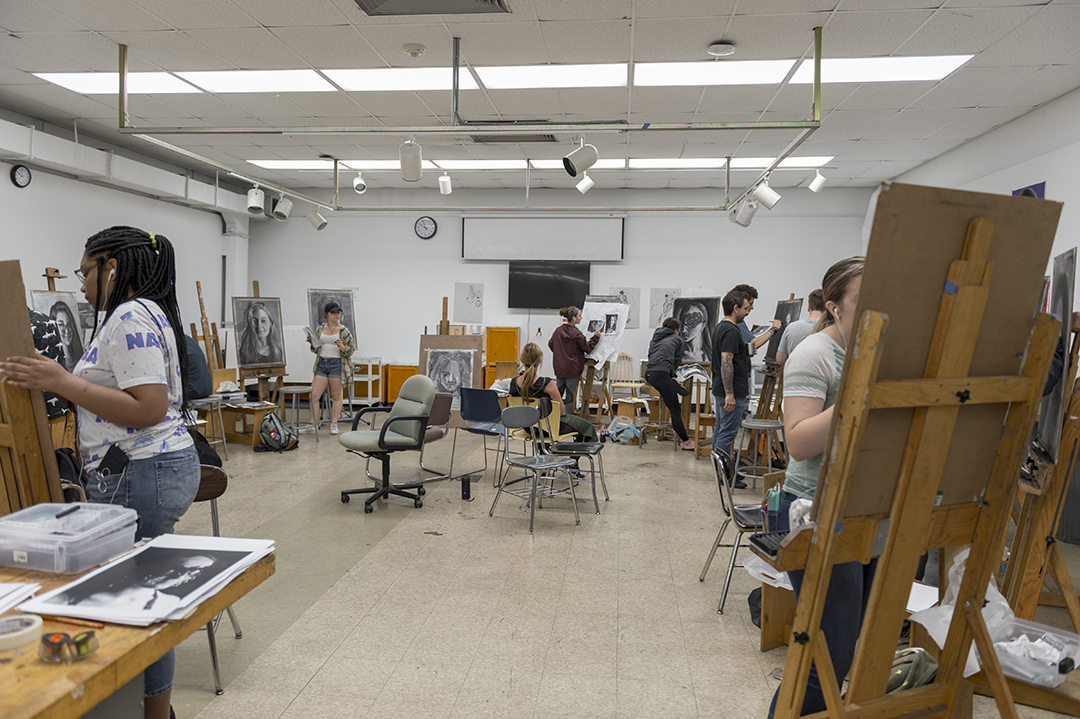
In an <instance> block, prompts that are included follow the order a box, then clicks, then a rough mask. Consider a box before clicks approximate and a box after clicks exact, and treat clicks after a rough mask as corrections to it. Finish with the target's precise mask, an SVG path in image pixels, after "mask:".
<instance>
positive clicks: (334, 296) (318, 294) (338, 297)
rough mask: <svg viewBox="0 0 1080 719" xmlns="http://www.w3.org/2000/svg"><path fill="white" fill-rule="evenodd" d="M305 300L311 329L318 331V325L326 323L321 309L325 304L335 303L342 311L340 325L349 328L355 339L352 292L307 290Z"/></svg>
mask: <svg viewBox="0 0 1080 719" xmlns="http://www.w3.org/2000/svg"><path fill="white" fill-rule="evenodd" d="M307 299H308V318H309V322H310V324H311V329H313V330H318V329H319V325H321V324H322V323H324V322H326V315H325V314H324V313H323V308H324V307H326V305H327V303H329V302H337V303H338V304H339V305H341V309H342V314H341V324H343V325H345V326H346V327H347V328H349V332H350V333H352V336H353V338H354V339H355V338H356V315H355V314H354V311H353V291H352V290H314V289H311V288H308V291H307Z"/></svg>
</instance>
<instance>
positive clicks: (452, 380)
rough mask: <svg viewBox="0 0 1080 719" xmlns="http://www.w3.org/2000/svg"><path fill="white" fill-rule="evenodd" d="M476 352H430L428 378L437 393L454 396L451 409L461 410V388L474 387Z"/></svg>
mask: <svg viewBox="0 0 1080 719" xmlns="http://www.w3.org/2000/svg"><path fill="white" fill-rule="evenodd" d="M475 353H476V350H428V356H427V376H428V377H430V378H431V381H432V383H434V385H435V391H436V392H446V393H447V394H452V395H453V396H454V399H453V400H452V401H451V403H450V409H461V388H462V387H472V386H473V374H472V370H473V356H474V354H475Z"/></svg>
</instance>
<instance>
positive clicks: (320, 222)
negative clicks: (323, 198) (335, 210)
mask: <svg viewBox="0 0 1080 719" xmlns="http://www.w3.org/2000/svg"><path fill="white" fill-rule="evenodd" d="M307 221H308V222H310V223H311V226H312V227H314V228H315V229H316V230H322V229H324V228H325V227H326V218H325V217H323V216H322V215H320V214H319V211H318V210H312V211H311V212H309V213H307Z"/></svg>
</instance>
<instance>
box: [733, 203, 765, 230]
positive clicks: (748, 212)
mask: <svg viewBox="0 0 1080 719" xmlns="http://www.w3.org/2000/svg"><path fill="white" fill-rule="evenodd" d="M757 211H758V201H757V200H755V199H754V198H752V197H746V198H743V201H742V202H740V203H739V204H738V205H736V206H735V207H734V208H733V209H732V210H731V213H730V214H729V215H728V219H729V220H731V221H732V222H734V223H735V224H736V225H741V226H743V227H749V226H750V222H751V221H752V220H753V219H754V215H755V214H756V213H757Z"/></svg>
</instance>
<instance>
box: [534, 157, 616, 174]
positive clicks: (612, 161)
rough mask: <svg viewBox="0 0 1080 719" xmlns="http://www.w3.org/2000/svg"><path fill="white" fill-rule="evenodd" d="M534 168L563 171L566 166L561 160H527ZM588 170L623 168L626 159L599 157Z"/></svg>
mask: <svg viewBox="0 0 1080 719" xmlns="http://www.w3.org/2000/svg"><path fill="white" fill-rule="evenodd" d="M529 163H530V164H532V166H533V169H534V170H562V171H564V172H565V170H566V168H565V167H564V166H563V161H562V160H529ZM589 169H590V170H597V169H599V170H625V169H626V160H620V159H618V158H609V159H605V158H603V157H601V158H600V159H599V160H597V161H596V162H594V163H593V164H592V166H591V167H590V168H589Z"/></svg>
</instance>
